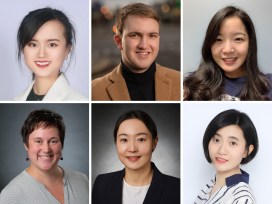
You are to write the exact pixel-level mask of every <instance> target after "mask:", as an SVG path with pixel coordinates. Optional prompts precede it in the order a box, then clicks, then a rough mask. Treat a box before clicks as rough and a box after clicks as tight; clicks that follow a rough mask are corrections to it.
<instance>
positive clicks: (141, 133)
mask: <svg viewBox="0 0 272 204" xmlns="http://www.w3.org/2000/svg"><path fill="white" fill-rule="evenodd" d="M136 135H137V136H138V135H146V136H148V135H147V133H145V132H140V133H137V134H136ZM119 136H128V134H126V133H121V134H119V135H118V137H119Z"/></svg>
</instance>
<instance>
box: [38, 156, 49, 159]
mask: <svg viewBox="0 0 272 204" xmlns="http://www.w3.org/2000/svg"><path fill="white" fill-rule="evenodd" d="M40 157H41V158H43V159H49V158H50V157H42V156H40Z"/></svg>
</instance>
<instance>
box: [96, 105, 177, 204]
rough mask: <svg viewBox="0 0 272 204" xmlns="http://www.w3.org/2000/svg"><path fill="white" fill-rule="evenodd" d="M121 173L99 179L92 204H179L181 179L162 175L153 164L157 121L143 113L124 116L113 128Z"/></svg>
mask: <svg viewBox="0 0 272 204" xmlns="http://www.w3.org/2000/svg"><path fill="white" fill-rule="evenodd" d="M114 140H115V143H116V147H117V153H118V157H119V159H120V161H121V162H122V163H123V164H124V165H125V168H124V169H123V170H121V171H117V172H112V173H108V174H102V175H99V176H98V177H97V178H96V180H95V183H94V186H93V192H92V203H93V204H100V203H101V204H104V203H110V204H120V203H122V204H134V203H135V204H139V203H143V204H164V203H171V204H179V203H180V179H178V178H175V177H172V176H168V175H165V174H162V173H161V172H160V171H159V170H158V169H157V167H156V165H155V164H154V163H153V162H151V156H152V152H153V151H154V150H155V148H156V145H157V142H158V136H157V129H156V125H155V123H154V121H153V120H152V119H151V117H150V116H149V115H147V114H146V113H145V112H143V111H138V110H133V111H129V112H126V113H124V114H123V115H121V116H120V118H119V119H118V120H117V122H116V124H115V128H114Z"/></svg>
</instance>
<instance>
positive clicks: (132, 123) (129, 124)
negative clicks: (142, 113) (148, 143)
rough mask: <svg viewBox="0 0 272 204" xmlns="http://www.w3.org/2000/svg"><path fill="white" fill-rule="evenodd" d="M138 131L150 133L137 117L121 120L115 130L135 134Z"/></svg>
mask: <svg viewBox="0 0 272 204" xmlns="http://www.w3.org/2000/svg"><path fill="white" fill-rule="evenodd" d="M138 133H146V134H148V135H151V133H150V132H149V130H148V129H147V127H146V126H145V124H144V123H143V122H142V121H141V120H139V119H128V120H125V121H123V122H122V123H121V124H120V126H119V129H118V131H117V136H118V135H119V134H127V135H136V134H138Z"/></svg>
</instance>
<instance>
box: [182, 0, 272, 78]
mask: <svg viewBox="0 0 272 204" xmlns="http://www.w3.org/2000/svg"><path fill="white" fill-rule="evenodd" d="M229 5H232V6H238V7H240V8H242V9H243V10H244V11H246V12H247V14H248V15H249V16H250V18H251V20H252V21H253V24H254V27H255V31H256V35H257V44H258V60H259V68H260V70H261V71H262V72H263V73H272V67H271V56H272V55H271V47H272V38H271V36H272V23H271V19H272V12H271V9H272V1H271V0H259V1H257V0H224V1H219V0H205V1H203V0H183V53H184V54H183V73H184V74H185V73H187V72H191V71H195V70H197V69H198V66H199V63H200V60H201V57H202V56H201V48H202V43H203V41H204V38H205V34H206V31H207V28H208V25H209V23H210V21H211V19H212V17H213V16H214V15H215V14H216V12H217V11H219V10H220V9H222V8H223V7H225V6H229Z"/></svg>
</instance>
